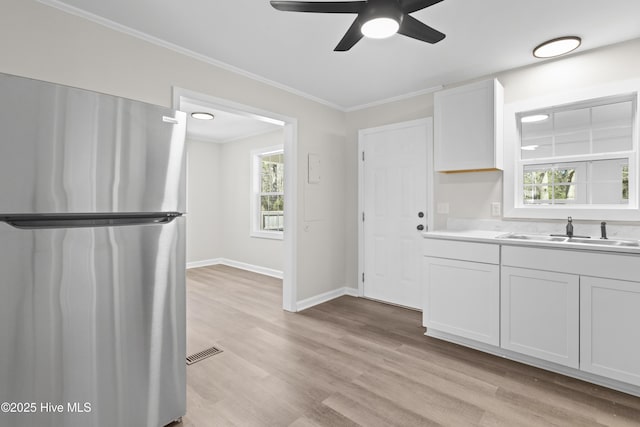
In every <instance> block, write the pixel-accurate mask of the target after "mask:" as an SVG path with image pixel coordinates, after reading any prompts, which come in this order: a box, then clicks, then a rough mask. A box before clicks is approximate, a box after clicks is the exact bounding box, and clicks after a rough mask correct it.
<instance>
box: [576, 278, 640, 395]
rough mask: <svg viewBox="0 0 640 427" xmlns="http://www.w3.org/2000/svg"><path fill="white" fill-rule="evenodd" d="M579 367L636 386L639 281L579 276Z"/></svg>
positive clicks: (639, 379)
mask: <svg viewBox="0 0 640 427" xmlns="http://www.w3.org/2000/svg"><path fill="white" fill-rule="evenodd" d="M580 314H581V318H580V369H582V370H583V371H587V372H591V373H594V374H598V375H603V376H606V377H609V378H613V379H616V380H619V381H624V382H627V383H631V384H635V385H638V386H640V283H638V282H627V281H622V280H612V279H601V278H595V277H584V276H583V277H581V278H580Z"/></svg>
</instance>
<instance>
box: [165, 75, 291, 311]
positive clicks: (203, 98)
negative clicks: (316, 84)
mask: <svg viewBox="0 0 640 427" xmlns="http://www.w3.org/2000/svg"><path fill="white" fill-rule="evenodd" d="M184 102H190V103H196V104H200V105H202V106H206V107H210V108H214V109H217V110H222V111H226V112H229V113H233V114H238V115H241V116H245V117H249V118H252V119H255V120H260V121H265V122H269V123H274V124H278V125H282V126H283V129H284V132H283V133H284V143H283V145H284V164H285V174H284V194H285V196H284V197H285V204H284V235H283V244H284V260H283V279H282V308H283V309H284V310H287V311H292V312H295V311H297V292H296V277H297V274H296V273H297V272H296V265H297V255H296V242H297V240H296V230H297V211H298V208H297V206H298V204H297V190H298V188H297V187H298V185H297V182H298V181H297V177H298V171H297V169H298V166H297V162H296V159H297V154H296V153H297V145H298V144H297V139H298V121H297V119H295V118H292V117H288V116H283V115H281V114H277V113H272V112H270V111H266V110H261V109H259V108H254V107H251V106H248V105H244V104H240V103H237V102H234V101H229V100H227V99H223V98H218V97H214V96H210V95H206V94H203V93H200V92H194V91H190V90H187V89H182V88H178V87H174V88H173V108H174V109H176V110H180V107H181V105H182V103H184Z"/></svg>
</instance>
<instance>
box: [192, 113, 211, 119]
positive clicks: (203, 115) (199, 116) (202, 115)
mask: <svg viewBox="0 0 640 427" xmlns="http://www.w3.org/2000/svg"><path fill="white" fill-rule="evenodd" d="M191 117H193V118H194V119H198V120H213V117H214V116H213V114H211V113H203V112H195V113H191Z"/></svg>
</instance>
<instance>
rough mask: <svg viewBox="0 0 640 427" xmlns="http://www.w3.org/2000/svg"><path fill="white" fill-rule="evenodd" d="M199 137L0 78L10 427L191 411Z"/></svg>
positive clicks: (111, 104)
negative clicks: (191, 251)
mask: <svg viewBox="0 0 640 427" xmlns="http://www.w3.org/2000/svg"><path fill="white" fill-rule="evenodd" d="M185 131H186V117H185V114H184V113H182V112H176V111H173V110H170V109H167V108H163V107H157V106H153V105H149V104H145V103H142V102H137V101H132V100H128V99H123V98H118V97H114V96H108V95H103V94H98V93H95V92H91V91H86V90H80V89H76V88H70V87H66V86H61V85H55V84H51V83H45V82H41V81H37V80H31V79H26V78H21V77H16V76H11V75H6V74H0V404H1V405H2V408H0V426H11V427H22V426H24V427H39V426H43V427H75V426H82V427H87V426H95V427H107V426H108V427H114V426H120V427H122V426H125V427H126V426H131V427H143V426H153V427H156V426H163V425H166V424H168V423H170V422H172V421H173V420H175V419H178V418H180V417H182V415H184V413H185V406H186V384H185V382H186V380H185V375H186V371H185V249H184V246H185V224H184V217H183V216H182V214H183V213H184V211H185V179H186V178H185V168H184V166H185V154H184V138H185Z"/></svg>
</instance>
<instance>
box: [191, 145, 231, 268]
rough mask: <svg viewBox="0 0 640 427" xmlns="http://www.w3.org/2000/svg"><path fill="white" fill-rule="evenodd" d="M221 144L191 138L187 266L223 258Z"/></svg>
mask: <svg viewBox="0 0 640 427" xmlns="http://www.w3.org/2000/svg"><path fill="white" fill-rule="evenodd" d="M220 151H221V150H220V144H215V143H212V142H208V141H201V140H197V139H191V138H187V162H188V166H187V264H189V263H194V262H202V261H208V260H214V259H217V258H221V257H222V256H223V255H222V254H223V251H222V249H223V247H224V246H223V243H222V241H221V238H220V223H221V222H222V220H223V215H222V211H221V206H220V205H221V203H220V199H221V198H222V194H221V191H220V164H221V160H220Z"/></svg>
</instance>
